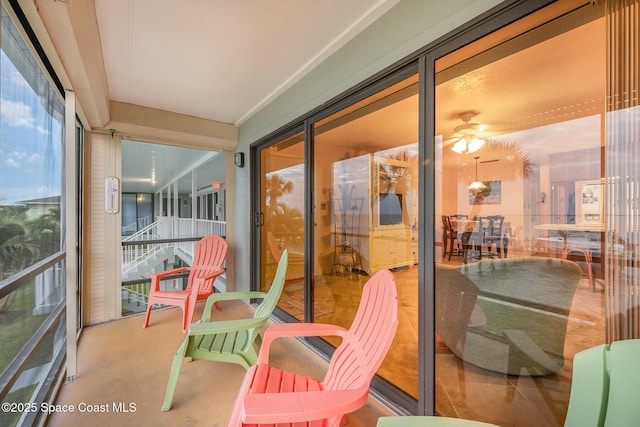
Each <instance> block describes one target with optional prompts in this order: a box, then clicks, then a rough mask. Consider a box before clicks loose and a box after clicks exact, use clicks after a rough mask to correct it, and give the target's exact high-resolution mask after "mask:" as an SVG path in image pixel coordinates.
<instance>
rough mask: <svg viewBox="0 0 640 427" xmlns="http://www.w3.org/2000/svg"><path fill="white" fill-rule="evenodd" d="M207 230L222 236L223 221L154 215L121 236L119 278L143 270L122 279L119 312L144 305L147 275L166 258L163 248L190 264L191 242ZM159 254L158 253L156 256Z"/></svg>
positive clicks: (136, 309) (146, 294)
mask: <svg viewBox="0 0 640 427" xmlns="http://www.w3.org/2000/svg"><path fill="white" fill-rule="evenodd" d="M209 234H217V235H219V236H222V237H224V236H225V234H226V222H224V221H210V220H195V221H194V220H192V219H190V218H173V217H158V219H157V220H156V221H155V222H154V223H152V224H150V225H149V226H148V227H145V228H144V229H142V230H140V231H138V232H137V233H135V234H132V235H131V236H128V237H127V238H123V240H122V276H123V278H125V277H127V276H132V275H133V274H131V273H135V270H136V269H138V270H139V269H140V268H141V267H144V269H146V270H145V271H144V272H139V277H134V278H132V279H131V280H123V281H122V314H123V315H127V314H131V313H137V312H140V311H144V310H145V309H146V305H147V297H148V295H149V286H150V284H151V282H150V278H149V276H150V274H152V273H153V272H155V271H154V269H155V267H157V266H159V265H162V264H164V263H165V261H167V260H168V259H169V258H170V256H169V254H165V253H163V252H164V251H167V250H170V251H172V252H171V255H175V256H177V257H178V258H180V259H181V260H182V261H184V262H185V263H186V264H190V263H191V260H192V259H193V251H194V247H195V244H196V243H197V242H198V241H199V240H200V239H202V237H203V236H207V235H209ZM173 236H196V237H173ZM160 255H162V257H159V256H160ZM165 255H167V257H165ZM160 258H162V259H160ZM165 258H166V259H165ZM186 276H187V275H186V274H183V275H176V276H175V277H174V276H172V278H174V279H183V278H185V277H186Z"/></svg>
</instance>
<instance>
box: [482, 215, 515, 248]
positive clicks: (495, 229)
mask: <svg viewBox="0 0 640 427" xmlns="http://www.w3.org/2000/svg"><path fill="white" fill-rule="evenodd" d="M483 220H486V222H483ZM480 221H481V222H480V224H481V225H480V226H481V229H482V230H483V232H484V234H483V237H482V242H483V243H484V244H485V245H487V252H486V256H488V257H489V258H502V257H503V255H504V258H506V257H507V244H508V240H506V238H505V236H504V235H503V233H502V229H503V225H504V216H503V215H488V216H486V217H484V218H482V217H481V218H480ZM505 243H506V244H505ZM494 245H495V247H496V251H495V252H493V250H492V249H493V246H494Z"/></svg>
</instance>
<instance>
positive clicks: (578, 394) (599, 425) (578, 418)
mask: <svg viewBox="0 0 640 427" xmlns="http://www.w3.org/2000/svg"><path fill="white" fill-rule="evenodd" d="M639 359H640V340H638V339H631V340H623V341H615V342H613V343H612V344H610V345H609V344H602V345H598V346H595V347H591V348H588V349H586V350H583V351H581V352H579V353H577V354H576V355H575V357H574V362H573V379H572V381H571V397H570V399H569V409H568V411H567V418H566V420H565V424H564V425H565V427H603V426H604V427H627V426H638V425H640V405H638V397H637V389H638V384H639V383H640V364H639V363H638V360H639Z"/></svg>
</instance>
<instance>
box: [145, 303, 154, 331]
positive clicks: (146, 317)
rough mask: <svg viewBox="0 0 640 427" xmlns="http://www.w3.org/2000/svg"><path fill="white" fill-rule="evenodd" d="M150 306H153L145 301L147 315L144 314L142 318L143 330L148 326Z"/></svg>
mask: <svg viewBox="0 0 640 427" xmlns="http://www.w3.org/2000/svg"><path fill="white" fill-rule="evenodd" d="M152 306H153V304H152V303H151V301H149V300H147V314H145V316H144V324H143V325H142V327H143V328H146V327H147V326H149V317H150V316H151V307H152Z"/></svg>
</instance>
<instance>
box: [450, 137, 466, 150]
mask: <svg viewBox="0 0 640 427" xmlns="http://www.w3.org/2000/svg"><path fill="white" fill-rule="evenodd" d="M451 149H452V150H453V151H455V152H456V153H458V154H461V153H464V152H465V151H467V140H466V139H464V138H462V139H461V140H460V141H458V142H456V143H455V144H454V145H453V147H451Z"/></svg>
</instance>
